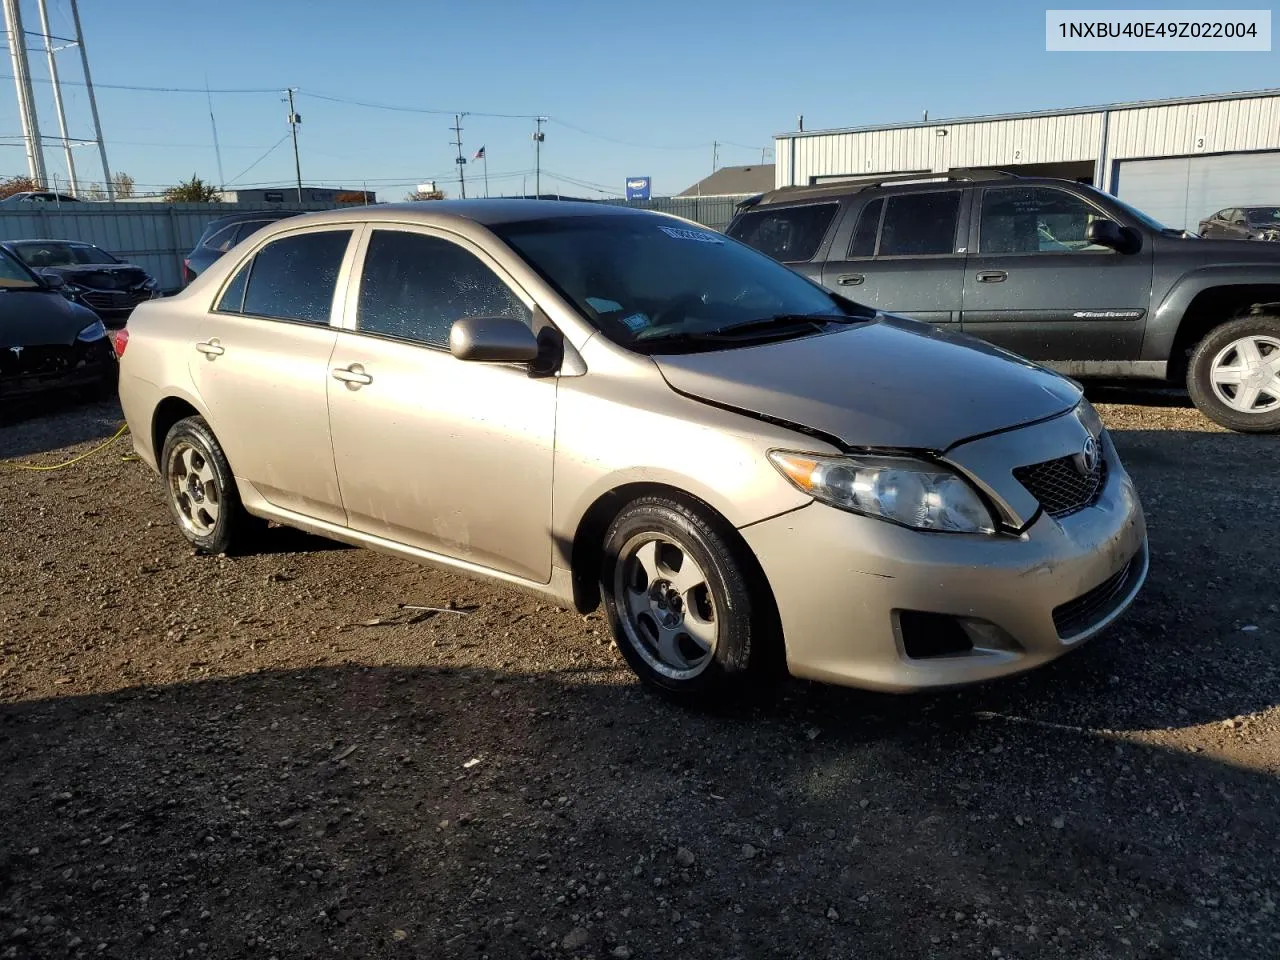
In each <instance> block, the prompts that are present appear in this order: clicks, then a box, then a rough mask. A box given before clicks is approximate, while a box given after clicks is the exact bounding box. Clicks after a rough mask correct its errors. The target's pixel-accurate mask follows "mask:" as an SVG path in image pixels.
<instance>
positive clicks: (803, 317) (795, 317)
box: [706, 313, 861, 336]
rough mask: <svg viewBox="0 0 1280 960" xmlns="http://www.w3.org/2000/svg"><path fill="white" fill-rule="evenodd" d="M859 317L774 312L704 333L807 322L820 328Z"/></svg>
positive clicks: (747, 330) (858, 320) (728, 334)
mask: <svg viewBox="0 0 1280 960" xmlns="http://www.w3.org/2000/svg"><path fill="white" fill-rule="evenodd" d="M859 322H861V319H860V318H859V317H851V316H849V315H847V314H843V313H775V314H774V315H773V316H771V317H761V318H760V319H759V320H746V321H743V322H742V323H731V324H728V325H726V326H723V327H714V328H712V329H711V330H708V331H706V333H708V334H711V335H713V336H730V335H732V334H734V333H754V332H756V331H761V330H772V329H774V328H777V327H794V326H798V325H800V324H809V325H811V326H813V327H816V328H819V329H820V328H821V326H822V324H823V323H859Z"/></svg>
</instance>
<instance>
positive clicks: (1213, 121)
mask: <svg viewBox="0 0 1280 960" xmlns="http://www.w3.org/2000/svg"><path fill="white" fill-rule="evenodd" d="M774 147H775V157H776V168H775V183H776V185H777V186H779V187H784V186H794V185H803V184H814V183H824V182H829V181H835V180H841V179H847V178H850V177H865V176H868V175H870V174H879V173H885V174H889V173H921V174H929V173H945V172H946V171H948V170H953V169H959V168H986V169H1000V170H1007V171H1009V172H1011V173H1021V174H1025V175H1028V176H1031V175H1035V176H1051V177H1064V178H1067V179H1071V180H1080V181H1083V182H1086V183H1093V184H1095V185H1096V186H1098V187H1100V188H1101V189H1103V190H1106V191H1108V192H1109V193H1112V194H1115V195H1116V196H1118V197H1120V198H1121V199H1122V200H1125V201H1126V202H1128V203H1130V204H1132V205H1133V206H1136V207H1138V208H1140V209H1142V210H1144V211H1146V212H1147V213H1149V214H1151V215H1152V216H1154V217H1155V218H1156V219H1157V220H1160V221H1161V222H1163V223H1164V224H1166V225H1167V226H1170V227H1180V228H1187V229H1193V230H1194V229H1195V227H1196V225H1197V223H1198V222H1199V221H1200V219H1201V218H1203V217H1205V216H1207V215H1208V214H1211V213H1213V212H1214V211H1216V210H1219V209H1221V208H1223V207H1238V206H1249V205H1252V204H1258V205H1262V204H1275V205H1276V206H1280V89H1272V90H1256V91H1249V92H1244V93H1228V94H1220V95H1212V96H1201V97H1182V98H1179V99H1174V100H1147V101H1141V102H1135V103H1114V104H1108V105H1105V106H1100V107H1072V108H1068V109H1063V110H1044V111H1039V112H1036V113H1018V114H1007V115H1003V116H989V117H964V118H961V119H956V120H927V121H922V122H920V123H904V124H891V125H882V126H868V127H849V128H846V129H838V130H805V131H799V132H793V133H783V134H778V135H777V136H775V137H774Z"/></svg>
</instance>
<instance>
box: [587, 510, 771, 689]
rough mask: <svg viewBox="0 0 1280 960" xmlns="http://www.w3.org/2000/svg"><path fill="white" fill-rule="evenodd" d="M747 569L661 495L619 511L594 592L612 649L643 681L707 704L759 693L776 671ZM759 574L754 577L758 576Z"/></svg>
mask: <svg viewBox="0 0 1280 960" xmlns="http://www.w3.org/2000/svg"><path fill="white" fill-rule="evenodd" d="M754 569H755V567H754V564H752V563H750V562H749V559H748V558H747V557H746V556H744V550H743V549H742V548H740V547H739V546H738V545H737V544H736V543H734V542H733V541H732V540H731V539H729V537H728V536H726V535H725V534H723V533H722V532H721V531H720V529H719V524H716V523H714V522H712V521H711V520H710V519H709V518H708V517H706V516H704V515H703V514H702V512H701V511H699V510H697V509H695V508H694V507H692V506H690V505H688V504H685V503H683V502H681V501H679V500H675V499H671V498H668V497H644V498H641V499H639V500H635V501H633V502H632V503H630V504H628V505H627V506H626V507H624V508H623V510H622V512H621V513H619V514H618V516H617V517H616V518H615V519H614V521H613V523H612V524H611V525H610V526H609V530H608V532H607V533H606V534H605V542H604V563H603V564H602V565H601V574H600V588H601V593H602V595H603V598H604V601H605V603H604V606H605V608H606V611H607V613H608V616H609V623H610V626H611V627H612V628H613V634H614V638H615V639H616V641H617V644H618V649H619V650H620V651H621V652H622V655H623V657H625V658H626V660H627V663H628V664H629V665H630V666H631V668H632V669H633V670H634V671H635V672H636V674H637V675H638V676H639V677H640V679H641V680H643V681H644V682H645V683H647V684H649V685H650V686H653V687H657V688H658V689H660V690H662V691H664V692H666V693H669V694H674V695H676V696H678V697H682V698H689V699H700V700H705V701H711V700H715V699H718V698H720V697H722V696H725V695H728V694H743V693H747V692H763V691H764V690H766V689H767V688H768V686H769V685H770V684H768V683H761V682H760V681H772V680H776V679H778V677H779V676H780V675H781V674H782V672H783V671H782V670H781V669H779V666H778V664H777V663H775V662H771V659H770V658H771V657H772V656H773V655H774V654H775V653H776V652H777V651H778V650H780V649H781V644H780V642H776V643H775V640H778V638H777V637H776V634H775V630H774V629H773V627H772V626H771V624H772V623H773V618H772V617H771V616H770V615H769V608H768V606H767V600H765V599H764V598H765V597H766V596H767V590H759V589H751V586H750V583H751V580H752V571H753V570H754ZM760 576H763V575H762V574H761V575H760Z"/></svg>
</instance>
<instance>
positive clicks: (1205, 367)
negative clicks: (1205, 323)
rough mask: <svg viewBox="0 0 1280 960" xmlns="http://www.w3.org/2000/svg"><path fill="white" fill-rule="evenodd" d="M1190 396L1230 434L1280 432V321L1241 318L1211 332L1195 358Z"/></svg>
mask: <svg viewBox="0 0 1280 960" xmlns="http://www.w3.org/2000/svg"><path fill="white" fill-rule="evenodd" d="M1187 391H1188V392H1189V393H1190V394H1191V400H1192V402H1193V403H1195V405H1196V407H1197V408H1199V410H1200V412H1201V413H1203V414H1204V415H1205V416H1206V417H1208V418H1209V419H1210V420H1212V421H1214V422H1215V423H1218V424H1221V425H1222V426H1224V427H1226V428H1227V429H1229V430H1236V431H1239V432H1241V433H1275V432H1277V431H1280V317H1274V316H1268V315H1257V316H1248V317H1242V318H1240V319H1239V320H1233V321H1231V322H1230V323H1224V324H1223V325H1222V326H1220V327H1217V328H1215V329H1214V330H1211V331H1210V332H1209V334H1208V335H1207V336H1206V337H1205V338H1204V339H1203V340H1201V341H1200V344H1199V345H1198V346H1197V347H1196V349H1195V352H1194V353H1193V354H1192V355H1191V365H1190V368H1189V370H1188V373H1187Z"/></svg>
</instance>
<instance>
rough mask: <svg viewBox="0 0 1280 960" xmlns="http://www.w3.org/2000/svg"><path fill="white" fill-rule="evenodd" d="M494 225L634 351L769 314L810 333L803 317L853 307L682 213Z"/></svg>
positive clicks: (843, 315) (726, 331) (835, 314)
mask: <svg viewBox="0 0 1280 960" xmlns="http://www.w3.org/2000/svg"><path fill="white" fill-rule="evenodd" d="M493 229H494V232H495V233H497V234H498V235H499V236H500V237H501V238H502V239H503V240H504V241H506V243H507V244H508V245H510V246H511V247H512V248H513V249H514V250H515V251H516V253H518V254H519V255H520V256H521V257H522V258H523V259H524V260H525V261H526V262H528V263H529V264H530V266H532V267H533V268H534V269H535V270H537V271H538V272H539V273H540V274H541V275H542V276H543V277H544V278H545V279H546V280H547V281H548V282H549V283H551V284H552V285H553V286H554V287H556V288H557V289H558V290H559V291H560V292H561V293H562V294H563V295H564V296H565V297H567V298H568V299H569V300H570V301H571V302H572V303H573V304H574V306H576V307H577V308H578V310H579V311H580V312H581V313H582V315H583V316H584V317H586V318H587V319H588V320H589V321H590V322H591V323H592V324H593V325H594V326H595V327H596V328H597V329H598V330H600V331H601V332H602V333H603V334H604V335H605V336H606V337H608V338H609V339H610V340H613V341H614V342H616V343H619V344H622V345H623V346H626V347H629V348H631V349H634V350H637V351H638V352H643V353H656V352H663V351H665V350H667V349H670V347H671V345H672V344H675V343H679V342H681V341H683V342H685V343H686V344H687V343H688V342H689V341H691V340H694V339H697V338H700V337H701V338H714V337H719V336H721V335H726V336H729V337H730V338H734V331H735V330H738V329H739V328H744V327H746V326H747V325H750V326H751V327H752V328H753V329H756V328H758V327H760V326H761V325H762V324H766V325H767V324H768V323H771V322H773V321H778V322H779V323H780V324H782V325H786V324H787V323H790V326H791V328H793V329H795V328H801V329H802V332H812V330H813V329H815V327H816V324H814V323H809V324H805V322H804V320H805V318H809V317H818V318H827V317H830V318H836V319H844V320H847V319H848V318H849V314H850V313H851V312H852V309H856V308H852V304H849V302H848V301H842V300H840V299H838V298H836V297H835V296H834V295H832V294H830V293H828V292H826V291H825V290H823V289H822V288H821V287H819V286H818V285H817V284H815V283H813V282H811V281H809V280H806V279H805V278H804V277H802V276H800V275H799V274H798V273H795V272H793V271H792V270H790V269H788V268H787V267H784V266H782V265H781V264H779V263H778V262H776V261H774V260H771V259H770V258H768V257H766V256H764V255H763V254H760V253H757V252H756V251H755V250H753V249H751V248H750V247H748V246H746V245H745V244H742V243H739V242H738V241H736V240H732V239H729V238H727V237H725V236H723V235H722V234H719V233H716V232H715V231H713V230H710V229H707V228H705V227H701V226H697V225H693V224H687V223H685V222H683V221H681V220H676V219H668V218H666V217H661V216H655V215H645V216H635V215H631V214H618V215H604V216H582V217H555V218H550V219H545V220H530V221H519V222H515V223H509V224H503V225H500V226H497V227H494V228H493ZM851 308H852V309H851ZM737 342H746V341H737ZM726 345H728V343H726V342H724V341H716V346H717V347H719V348H723V347H724V346H726Z"/></svg>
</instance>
